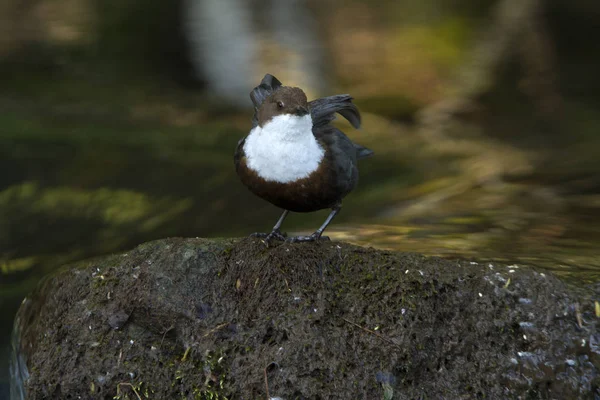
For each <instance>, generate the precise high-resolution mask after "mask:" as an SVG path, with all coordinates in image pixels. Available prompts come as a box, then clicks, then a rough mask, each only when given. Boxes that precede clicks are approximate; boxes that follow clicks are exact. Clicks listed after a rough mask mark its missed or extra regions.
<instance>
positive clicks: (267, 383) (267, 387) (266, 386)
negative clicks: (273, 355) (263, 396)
mask: <svg viewBox="0 0 600 400" xmlns="http://www.w3.org/2000/svg"><path fill="white" fill-rule="evenodd" d="M269 365H271V364H269ZM269 365H267V366H266V367H265V368H264V369H263V374H264V375H265V390H266V391H267V400H269V399H270V398H271V395H270V394H269V380H268V379H267V368H268V367H269Z"/></svg>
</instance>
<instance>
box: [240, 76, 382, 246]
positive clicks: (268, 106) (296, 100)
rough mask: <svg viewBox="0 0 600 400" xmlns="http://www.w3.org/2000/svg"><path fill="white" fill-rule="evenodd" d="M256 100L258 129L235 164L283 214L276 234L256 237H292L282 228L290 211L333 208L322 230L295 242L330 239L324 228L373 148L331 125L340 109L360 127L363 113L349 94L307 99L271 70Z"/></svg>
mask: <svg viewBox="0 0 600 400" xmlns="http://www.w3.org/2000/svg"><path fill="white" fill-rule="evenodd" d="M250 98H251V99H252V103H253V104H254V117H253V119H252V130H251V131H250V133H249V134H248V136H246V137H245V138H243V139H242V140H240V141H239V142H238V146H237V150H236V152H235V156H234V163H235V168H236V172H237V174H238V176H239V177H240V179H241V181H242V183H243V184H244V185H246V186H247V187H248V189H250V191H252V192H253V193H254V194H256V195H257V196H259V197H261V198H263V199H264V200H267V201H268V202H270V203H272V204H274V205H275V206H277V207H280V208H283V209H284V211H283V214H282V215H281V217H280V218H279V220H278V221H277V223H276V224H275V226H274V227H273V230H272V231H271V233H268V234H266V233H255V234H253V235H252V236H256V237H264V238H265V240H266V241H267V243H268V241H269V240H271V239H278V240H286V235H285V234H283V233H281V231H280V228H281V224H282V223H283V220H284V219H285V217H286V216H287V215H288V213H289V212H290V211H293V212H312V211H317V210H322V209H325V208H331V209H332V211H331V213H330V214H329V216H328V217H327V219H326V220H325V222H324V223H323V225H321V227H320V228H319V229H317V230H316V231H315V232H314V233H313V234H312V235H310V236H295V237H291V238H288V239H287V240H288V241H291V242H307V241H315V240H319V239H329V238H328V237H326V236H322V234H323V231H324V230H325V228H327V225H329V223H330V222H331V220H333V218H334V217H335V216H336V215H337V213H338V212H340V209H341V207H342V199H343V198H344V197H345V196H346V195H347V194H348V193H350V192H351V191H352V190H353V189H354V188H355V187H356V184H357V183H358V167H357V160H359V159H361V158H365V157H368V156H370V155H372V154H373V151H371V150H369V149H367V148H365V147H363V146H360V145H358V144H356V143H352V141H351V140H350V139H349V138H348V137H347V136H346V135H345V134H344V133H343V132H341V131H340V130H339V129H337V128H335V127H334V126H332V125H330V123H331V122H332V121H333V120H334V119H335V114H336V113H339V114H340V115H341V116H343V117H344V118H346V119H347V120H348V121H349V122H350V124H352V126H353V127H354V128H358V127H360V114H359V112H358V109H357V108H356V106H355V105H354V104H353V103H352V97H350V96H349V95H347V94H341V95H336V96H330V97H324V98H321V99H317V100H312V101H310V102H309V101H307V99H306V95H305V94H304V92H303V91H302V89H300V88H297V87H289V86H283V85H282V84H281V82H280V81H279V80H278V79H277V78H275V77H274V76H273V75H270V74H266V75H265V77H264V78H263V80H262V81H261V83H260V85H258V86H257V87H255V88H254V89H253V90H252V92H251V93H250Z"/></svg>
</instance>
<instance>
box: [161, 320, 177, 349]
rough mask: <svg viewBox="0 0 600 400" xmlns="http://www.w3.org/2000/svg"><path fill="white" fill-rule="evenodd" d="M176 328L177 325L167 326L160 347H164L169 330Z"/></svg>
mask: <svg viewBox="0 0 600 400" xmlns="http://www.w3.org/2000/svg"><path fill="white" fill-rule="evenodd" d="M173 328H175V326H173V325H171V326H170V327H168V328H167V330H166V331H165V333H163V336H162V339H161V340H160V347H161V348H162V344H163V341H164V340H165V336H167V333H169V331H170V330H171V329H173Z"/></svg>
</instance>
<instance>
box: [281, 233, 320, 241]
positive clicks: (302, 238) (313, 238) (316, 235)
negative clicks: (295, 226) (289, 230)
mask: <svg viewBox="0 0 600 400" xmlns="http://www.w3.org/2000/svg"><path fill="white" fill-rule="evenodd" d="M319 240H330V239H329V236H322V235H321V234H320V233H318V232H315V233H313V234H312V235H310V236H292V237H289V238H287V239H286V240H285V241H286V242H290V243H298V242H316V241H319Z"/></svg>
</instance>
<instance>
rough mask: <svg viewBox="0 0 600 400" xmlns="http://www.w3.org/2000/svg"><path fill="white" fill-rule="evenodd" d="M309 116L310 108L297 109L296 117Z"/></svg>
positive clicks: (300, 107) (299, 107) (301, 107)
mask: <svg viewBox="0 0 600 400" xmlns="http://www.w3.org/2000/svg"><path fill="white" fill-rule="evenodd" d="M307 114H308V108H306V107H303V106H298V107H296V115H297V116H299V117H303V116H305V115H307Z"/></svg>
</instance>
